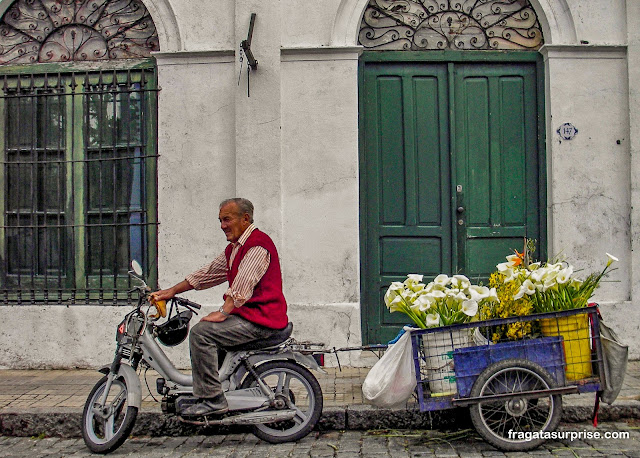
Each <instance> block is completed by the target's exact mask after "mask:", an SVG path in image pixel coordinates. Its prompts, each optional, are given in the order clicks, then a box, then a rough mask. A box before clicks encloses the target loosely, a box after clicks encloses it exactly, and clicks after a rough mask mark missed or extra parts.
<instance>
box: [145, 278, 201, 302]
mask: <svg viewBox="0 0 640 458" xmlns="http://www.w3.org/2000/svg"><path fill="white" fill-rule="evenodd" d="M191 289H193V286H191V285H190V284H189V283H188V282H187V281H186V280H182V281H181V282H180V283H178V284H177V285H174V286H172V287H171V288H168V289H161V290H160V291H156V292H155V293H151V294H150V295H149V301H151V299H153V300H156V301H168V300H169V299H171V298H172V297H173V296H175V295H176V294H180V293H184V292H185V291H189V290H191Z"/></svg>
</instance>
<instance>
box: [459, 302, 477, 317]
mask: <svg viewBox="0 0 640 458" xmlns="http://www.w3.org/2000/svg"><path fill="white" fill-rule="evenodd" d="M461 310H462V312H463V313H464V314H465V315H467V316H476V314H477V313H478V303H477V302H476V301H472V300H468V301H464V302H463V303H462V308H461Z"/></svg>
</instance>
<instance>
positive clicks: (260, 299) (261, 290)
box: [224, 229, 289, 329]
mask: <svg viewBox="0 0 640 458" xmlns="http://www.w3.org/2000/svg"><path fill="white" fill-rule="evenodd" d="M254 246H261V247H262V248H264V249H265V250H267V251H268V252H269V255H270V259H271V261H270V262H269V267H268V268H267V271H266V272H265V274H264V276H263V277H262V278H261V279H260V281H259V282H258V284H257V285H256V287H255V289H254V290H253V296H251V298H250V299H249V300H248V301H247V302H245V303H244V305H243V306H242V307H237V308H234V309H233V310H232V311H231V313H232V314H234V315H240V316H241V317H243V318H244V319H246V320H248V321H251V322H252V323H255V324H258V325H260V326H264V327H267V328H271V329H284V328H285V327H286V326H287V324H288V323H289V318H288V317H287V301H286V300H285V298H284V294H283V293H282V273H281V271H280V260H279V258H278V251H277V250H276V246H275V245H274V244H273V241H272V240H271V238H270V237H269V236H268V235H267V234H265V233H264V232H262V231H259V230H258V229H254V230H253V232H252V233H251V235H250V236H249V238H248V239H247V241H246V242H245V244H244V245H242V246H241V247H240V249H239V251H238V254H236V257H235V259H234V260H233V265H232V266H231V268H229V259H230V258H231V251H232V249H233V246H232V245H231V244H229V245H228V246H227V248H226V249H225V250H224V253H225V255H226V257H227V280H229V285H232V284H233V280H234V279H235V278H236V275H238V266H239V265H240V261H242V258H244V255H245V254H246V252H247V251H249V249H250V248H252V247H254Z"/></svg>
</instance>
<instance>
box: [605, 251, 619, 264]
mask: <svg viewBox="0 0 640 458" xmlns="http://www.w3.org/2000/svg"><path fill="white" fill-rule="evenodd" d="M607 258H609V260H608V261H607V267H609V266H610V265H611V264H613V263H614V262H618V261H619V259H618V258H616V257H615V256H614V255H612V254H609V253H607Z"/></svg>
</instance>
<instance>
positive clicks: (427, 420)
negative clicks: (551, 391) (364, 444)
mask: <svg viewBox="0 0 640 458" xmlns="http://www.w3.org/2000/svg"><path fill="white" fill-rule="evenodd" d="M592 414H593V409H592V408H591V407H586V406H565V407H564V408H563V414H562V421H563V422H565V423H580V422H590V421H591V416H592ZM626 418H635V419H640V406H637V405H612V406H608V405H601V406H600V412H599V413H598V420H599V421H617V420H621V419H626ZM81 422H82V412H81V411H79V410H75V409H69V410H68V411H64V410H61V409H58V410H57V411H55V412H52V411H45V410H42V409H33V410H21V411H16V412H2V413H0V435H4V436H23V437H34V436H44V437H62V438H77V437H81V436H82V434H81V429H80V425H81ZM452 426H455V428H456V429H464V428H469V427H472V426H471V421H470V419H469V414H468V410H467V409H464V408H458V409H451V410H444V411H435V412H420V411H419V410H418V409H413V408H405V409H379V408H376V407H372V406H368V405H354V406H346V407H330V408H326V409H324V411H323V412H322V417H321V418H320V421H319V423H318V425H317V426H316V429H318V430H320V431H331V430H369V429H440V428H443V429H445V428H451V427H452ZM247 431H249V429H248V427H246V426H235V427H228V426H227V427H220V426H216V427H198V426H193V425H187V424H184V423H181V422H179V421H178V420H177V419H176V417H173V416H172V417H170V416H166V415H164V414H162V413H161V412H154V411H143V412H140V413H139V414H138V418H137V420H136V425H135V427H134V429H133V433H132V435H134V436H190V435H201V434H204V435H209V434H230V433H238V432H247Z"/></svg>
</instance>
